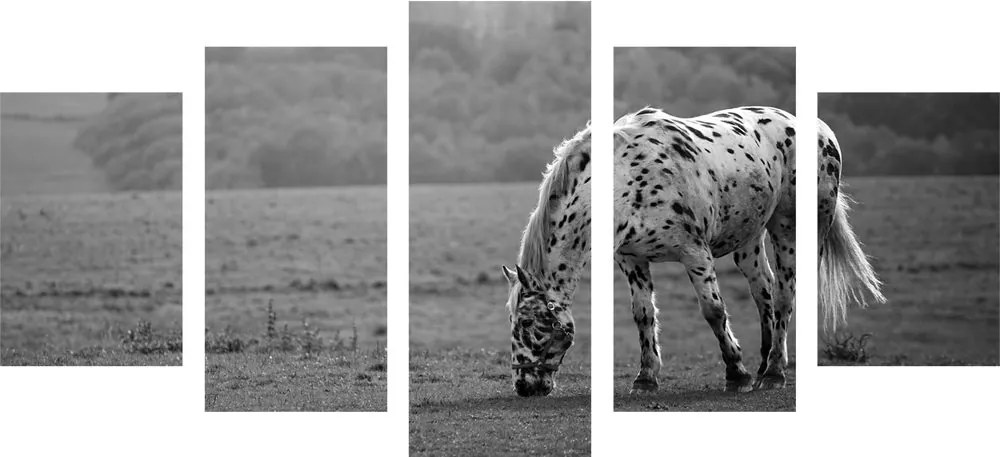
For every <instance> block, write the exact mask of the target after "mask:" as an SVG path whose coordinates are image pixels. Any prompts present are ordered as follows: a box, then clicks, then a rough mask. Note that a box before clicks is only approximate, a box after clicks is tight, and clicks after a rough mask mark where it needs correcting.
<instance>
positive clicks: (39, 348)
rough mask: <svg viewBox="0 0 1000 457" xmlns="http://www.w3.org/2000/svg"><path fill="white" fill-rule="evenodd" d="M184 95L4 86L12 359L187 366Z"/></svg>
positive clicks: (5, 279) (3, 314)
mask: <svg viewBox="0 0 1000 457" xmlns="http://www.w3.org/2000/svg"><path fill="white" fill-rule="evenodd" d="M181 132H182V128H181V94H177V93H169V94H168V93H3V94H0V181H2V184H0V205H2V208H3V212H2V216H0V217H2V219H0V237H2V242H0V244H2V259H0V265H2V266H0V289H2V304H0V364H2V365H5V366H12V365H21V366H25V365H27V366H52V365H71V366H136V365H140V366H142V365H148V366H163V365H181V364H182V357H181V353H182V341H181V309H182V305H181V157H182V144H181V137H182V134H181Z"/></svg>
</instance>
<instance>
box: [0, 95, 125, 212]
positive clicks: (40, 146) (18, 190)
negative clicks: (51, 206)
mask: <svg viewBox="0 0 1000 457" xmlns="http://www.w3.org/2000/svg"><path fill="white" fill-rule="evenodd" d="M104 98H105V96H104V95H103V94H80V95H75V96H67V95H65V94H58V95H55V96H53V95H50V94H3V95H2V96H0V110H2V113H3V117H0V163H2V164H3V166H2V167H0V182H2V184H0V192H2V193H3V194H4V195H5V196H11V195H20V194H38V193H46V194H60V193H94V192H106V191H108V190H109V189H110V187H109V186H108V184H107V182H106V181H105V179H104V175H103V174H102V173H101V171H100V170H98V169H97V168H95V167H94V166H93V164H92V163H91V161H90V158H89V157H88V156H87V155H86V154H84V153H83V152H81V151H78V150H76V149H75V148H73V140H74V139H75V138H76V132H77V129H79V127H80V125H81V121H80V120H78V119H80V118H82V117H83V116H87V115H89V114H93V113H96V112H98V111H100V110H101V109H102V108H103V107H104V104H105V100H104ZM32 117H33V118H46V117H64V118H73V119H77V120H74V121H59V122H56V121H45V120H31V119H30V118H32Z"/></svg>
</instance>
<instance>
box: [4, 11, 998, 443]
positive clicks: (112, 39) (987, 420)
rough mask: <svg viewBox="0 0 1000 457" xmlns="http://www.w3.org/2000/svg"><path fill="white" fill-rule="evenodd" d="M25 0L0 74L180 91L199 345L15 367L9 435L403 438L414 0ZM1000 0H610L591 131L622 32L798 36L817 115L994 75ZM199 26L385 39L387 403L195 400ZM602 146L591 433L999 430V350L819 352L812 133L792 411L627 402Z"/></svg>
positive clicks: (330, 42) (47, 86)
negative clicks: (962, 357)
mask: <svg viewBox="0 0 1000 457" xmlns="http://www.w3.org/2000/svg"><path fill="white" fill-rule="evenodd" d="M10 3H11V2H6V1H4V2H3V3H2V5H3V6H2V10H0V92H27V91H35V92H72V91H75V92H111V91H114V92H130V91H146V92H183V93H184V151H185V158H184V189H185V192H184V329H185V331H184V347H185V352H184V362H185V364H184V366H183V367H146V368H116V367H94V368H82V367H81V368H59V367H51V368H50V367H42V368H25V367H0V454H2V455H10V456H16V455H26V454H31V455H66V454H72V455H97V454H102V455H121V454H126V453H129V454H137V455H178V454H184V453H187V454H195V453H196V454H197V455H268V454H269V455H352V454H357V453H364V454H365V455H404V454H405V453H407V451H408V446H407V442H408V435H409V426H408V417H407V405H408V392H407V388H408V382H407V381H408V380H407V372H408V365H407V353H408V351H407V342H408V340H409V336H408V325H409V324H408V313H407V294H408V292H407V290H408V284H407V281H408V265H409V256H408V251H407V242H408V238H409V228H408V209H407V201H408V188H407V185H408V179H409V174H408V163H409V161H408V156H407V146H408V144H409V142H408V133H407V128H408V121H407V109H408V73H407V71H408V64H407V62H408V57H407V53H408V38H407V15H408V7H407V4H406V2H403V1H384V2H378V1H372V0H366V1H361V0H358V1H353V2H332V1H326V2H300V1H289V0H285V1H280V2H279V1H270V2H248V1H242V2H221V1H211V2H208V1H206V2H198V3H195V2H191V3H172V4H166V3H163V4H150V3H148V2H135V1H131V2H130V1H120V2H109V1H93V0H91V1H86V2H69V1H65V2H51V1H50V2H40V1H34V2H19V3H18V4H10ZM881 3H884V4H885V5H881ZM988 4H989V2H985V1H984V2H963V1H955V0H952V1H948V2H935V3H928V4H927V5H926V6H921V5H920V4H919V2H888V1H886V2H876V1H875V0H869V1H866V2H849V1H838V2H828V3H827V4H824V5H819V4H816V3H814V2H805V1H800V2H768V1H764V0H756V1H745V0H741V1H721V0H715V1H711V2H708V1H697V0H683V1H682V0H667V1H662V0H660V1H657V0H646V1H642V2H638V1H630V2H626V1H620V0H619V1H604V0H599V1H596V2H594V3H593V5H592V17H593V38H592V39H593V54H592V56H593V57H592V59H593V70H592V78H593V79H592V81H593V87H592V98H591V100H592V110H593V116H592V117H593V119H594V121H595V122H594V124H593V130H594V141H595V145H594V148H595V150H610V149H611V143H610V141H611V140H610V138H611V136H610V135H609V133H610V132H608V131H607V129H609V128H610V124H611V121H612V120H613V119H612V81H613V67H612V55H613V54H612V49H613V46H795V47H797V48H798V50H797V72H798V76H797V87H796V91H797V104H798V106H797V109H796V112H797V114H798V115H799V116H800V117H802V118H809V117H813V116H815V114H816V97H815V94H816V92H817V91H819V92H849V91H927V92H933V91H938V92H952V91H983V92H997V91H1000V70H998V63H997V60H998V55H1000V45H998V44H997V43H998V42H1000V32H997V27H996V24H995V22H996V17H997V16H998V15H997V11H995V8H990V7H987V6H985V5H988ZM892 5H898V6H892ZM205 46H388V47H389V51H388V56H389V57H388V58H389V111H388V112H389V124H388V131H389V143H388V144H389V171H388V183H389V184H388V188H389V189H388V192H389V219H388V223H389V241H388V242H389V246H388V252H389V271H388V284H389V286H388V287H389V289H388V300H389V312H388V321H389V322H388V328H389V335H388V350H389V364H388V370H389V371H388V376H389V411H388V412H387V413H204V412H202V411H203V409H204V372H203V368H204V364H203V361H204V341H203V339H204V332H203V331H202V329H203V328H204V294H203V291H204V271H205V268H204V253H205V249H204V228H205V212H204V209H205V208H204V191H203V189H204V87H205V76H204V47H205ZM798 132H799V133H798V134H799V135H800V138H799V142H800V144H803V145H809V144H814V143H815V126H814V125H813V123H811V122H804V123H802V124H801V126H800V128H799V129H798ZM572 133H573V132H567V135H570V134H572ZM593 160H594V166H595V169H597V170H601V169H603V170H607V172H605V173H597V174H595V175H594V178H593V181H592V183H593V186H594V189H593V195H594V201H593V205H594V220H595V225H594V227H593V236H594V240H593V246H594V251H593V262H592V268H593V288H594V290H593V301H594V303H595V304H600V303H606V304H609V305H608V306H600V305H596V306H594V307H593V312H594V319H593V321H594V322H595V325H594V328H593V332H592V334H593V346H592V347H593V361H594V363H593V367H594V368H593V370H594V372H593V383H594V384H593V386H594V389H593V411H594V412H593V451H594V455H599V456H604V455H633V453H642V454H640V455H647V454H662V455H691V454H698V455H765V454H766V455H776V454H789V455H839V454H858V455H869V454H875V453H880V454H881V453H886V452H891V453H892V455H899V454H917V455H927V454H947V455H969V454H977V455H978V454H983V453H987V452H995V450H996V437H995V434H996V433H997V431H998V429H1000V412H998V411H1000V369H998V368H996V367H992V368H990V367H982V368H978V367H940V368H919V367H910V368H893V367H871V368H848V367H845V368H839V367H824V368H822V369H820V368H816V367H815V362H816V339H815V328H816V326H815V324H814V323H815V322H816V308H815V300H813V299H812V297H815V296H816V279H815V269H814V267H812V266H813V265H816V250H815V249H809V248H807V247H808V246H815V243H816V235H815V234H816V226H815V223H816V222H815V221H816V205H815V202H816V187H815V182H816V181H815V180H814V179H811V178H810V176H813V174H812V173H814V172H813V171H812V170H815V168H816V156H815V155H812V154H799V155H798V161H799V162H798V164H797V166H798V169H799V170H804V171H802V175H801V176H800V178H802V179H800V180H798V186H799V188H798V199H799V206H798V209H799V213H798V230H799V231H798V236H797V238H798V243H799V246H800V247H802V248H801V249H799V250H798V255H799V258H798V259H797V264H798V265H799V274H798V291H799V297H801V298H800V300H798V303H799V307H798V309H797V323H796V325H799V329H798V332H797V336H798V341H797V350H798V354H796V358H797V371H796V377H797V385H798V386H797V389H798V401H797V412H796V413H664V412H658V413H613V412H612V402H611V395H612V385H611V381H612V351H611V347H612V330H613V329H612V325H611V322H612V310H611V307H610V303H612V287H611V281H612V274H613V272H612V267H611V266H612V262H611V249H610V246H611V237H612V234H611V225H612V224H611V223H610V215H611V174H610V170H611V157H610V155H607V156H603V155H595V156H594V159H593ZM600 221H605V222H604V223H601V222H600ZM663 387H664V388H669V386H666V385H665V386H663ZM554 439H555V437H554Z"/></svg>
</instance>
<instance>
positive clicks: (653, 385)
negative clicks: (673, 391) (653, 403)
mask: <svg viewBox="0 0 1000 457" xmlns="http://www.w3.org/2000/svg"><path fill="white" fill-rule="evenodd" d="M659 388H660V384H659V383H657V382H656V380H655V379H648V378H636V380H635V381H633V382H632V390H629V391H628V393H629V395H632V394H641V393H649V392H656V390H657V389H659Z"/></svg>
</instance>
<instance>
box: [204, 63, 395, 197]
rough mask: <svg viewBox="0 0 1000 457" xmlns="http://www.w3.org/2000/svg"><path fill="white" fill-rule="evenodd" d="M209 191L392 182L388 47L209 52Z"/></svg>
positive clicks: (207, 93)
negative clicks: (388, 171)
mask: <svg viewBox="0 0 1000 457" xmlns="http://www.w3.org/2000/svg"><path fill="white" fill-rule="evenodd" d="M205 60H206V61H205V73H206V88H205V97H206V100H205V122H206V128H205V169H206V186H207V187H208V188H210V189H218V188H256V187H306V186H333V185H348V184H375V183H384V182H385V179H386V53H385V48H208V49H207V50H206V59H205Z"/></svg>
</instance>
